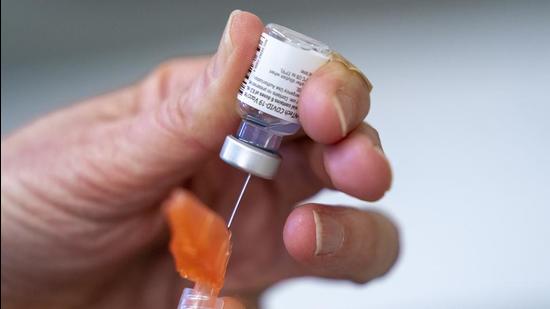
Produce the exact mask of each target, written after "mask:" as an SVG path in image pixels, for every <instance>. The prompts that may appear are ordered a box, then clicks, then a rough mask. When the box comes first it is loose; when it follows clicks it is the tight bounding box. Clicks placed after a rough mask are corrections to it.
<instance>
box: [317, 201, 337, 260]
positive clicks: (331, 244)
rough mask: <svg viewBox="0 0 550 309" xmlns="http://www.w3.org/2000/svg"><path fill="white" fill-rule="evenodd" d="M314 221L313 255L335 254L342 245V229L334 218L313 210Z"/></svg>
mask: <svg viewBox="0 0 550 309" xmlns="http://www.w3.org/2000/svg"><path fill="white" fill-rule="evenodd" d="M313 220H314V221H315V237H316V243H315V255H317V256H319V255H327V254H331V253H334V252H336V250H338V249H340V247H342V244H343V243H344V227H343V226H342V225H341V224H340V222H338V221H336V220H335V219H334V218H332V217H330V216H328V215H326V214H323V213H320V212H317V211H315V210H313Z"/></svg>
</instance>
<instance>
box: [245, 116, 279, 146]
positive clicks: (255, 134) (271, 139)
mask: <svg viewBox="0 0 550 309" xmlns="http://www.w3.org/2000/svg"><path fill="white" fill-rule="evenodd" d="M236 135H237V136H236V137H237V138H238V139H240V140H242V141H244V142H247V143H249V144H251V145H254V146H256V147H260V148H262V149H265V150H268V151H272V152H276V151H277V149H279V146H281V140H282V139H283V137H282V136H281V135H277V134H275V133H274V132H273V131H271V130H270V129H269V127H266V126H262V125H260V124H257V123H254V122H252V121H249V120H246V119H244V120H243V121H241V125H240V126H239V129H238V131H237V134H236Z"/></svg>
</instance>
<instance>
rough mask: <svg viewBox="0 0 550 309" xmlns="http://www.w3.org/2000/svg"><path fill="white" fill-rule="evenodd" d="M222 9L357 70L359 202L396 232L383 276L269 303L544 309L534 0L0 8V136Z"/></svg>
mask: <svg viewBox="0 0 550 309" xmlns="http://www.w3.org/2000/svg"><path fill="white" fill-rule="evenodd" d="M233 8H241V9H246V8H248V9H251V10H253V11H254V12H256V13H257V14H258V15H260V16H261V17H262V18H263V19H264V20H265V21H267V22H277V23H280V24H283V25H286V26H288V27H291V28H294V29H295V30H298V31H301V32H304V33H307V34H309V35H311V36H313V37H315V38H318V39H320V40H322V41H324V42H326V43H328V44H329V45H331V46H333V47H334V48H336V49H338V50H340V51H341V52H342V53H343V54H344V55H346V56H347V57H348V58H349V59H351V60H352V61H353V62H355V63H356V64H357V65H358V66H359V67H360V68H362V69H363V70H364V71H365V73H366V74H367V75H368V76H369V78H370V79H371V80H372V82H373V84H374V87H375V88H374V91H373V93H372V96H373V99H372V101H373V108H372V111H371V115H370V116H369V117H368V118H367V120H368V121H369V122H370V123H372V124H373V125H375V126H376V127H377V128H378V129H379V131H380V133H381V136H382V138H383V143H384V149H385V151H386V153H387V154H388V156H389V158H390V159H391V161H392V162H393V167H394V174H395V175H394V178H395V182H394V185H393V187H392V190H391V191H390V192H389V193H388V194H387V196H386V197H385V198H384V199H383V200H382V201H381V202H379V203H377V204H376V205H369V206H368V207H376V208H377V209H380V210H383V211H385V212H386V213H387V214H389V215H390V216H392V217H393V218H394V219H395V220H396V222H398V224H399V226H400V229H401V233H402V243H403V246H402V248H403V249H402V254H401V257H400V259H399V261H398V264H397V266H396V267H395V269H394V270H393V271H392V272H391V273H390V275H388V276H387V277H385V278H383V279H381V280H377V281H375V282H372V283H371V284H369V285H366V286H357V285H353V284H349V283H334V282H329V281H321V280H316V279H300V280H294V281H290V282H284V283H281V284H279V285H277V286H276V287H274V288H272V289H271V290H270V291H269V292H268V293H267V294H266V297H265V298H264V304H265V305H266V307H267V308H548V307H550V239H549V238H550V224H549V222H548V221H549V220H550V188H549V184H550V176H549V175H550V134H549V131H550V120H549V119H548V118H549V117H550V95H549V83H550V5H549V2H547V1H539V2H536V1H516V2H508V1H492V2H480V1H457V2H456V3H453V2H441V1H421V2H412V1H400V2H395V1H393V2H389V1H371V2H357V3H347V2H342V1H338V2H337V3H328V2H325V3H323V2H311V3H308V2H307V1H277V2H270V3H265V4H249V3H247V2H238V3H235V4H229V3H225V2H224V3H223V4H221V3H220V4H217V3H212V2H209V3H204V4H199V5H197V4H189V3H186V2H174V3H168V2H162V3H161V2H149V3H148V4H144V3H141V4H138V3H137V2H135V1H117V2H116V3H115V2H106V3H104V4H101V3H99V2H94V1H88V2H80V3H79V2H74V1H51V2H31V1H15V0H10V1H2V134H3V135H5V134H7V133H9V132H11V131H12V130H13V129H14V128H16V127H18V126H20V125H22V124H23V123H25V122H27V121H29V120H30V119H33V118H34V117H36V116H37V115H41V114H43V113H45V112H47V111H50V110H52V109H55V108H59V107H61V106H64V105H67V104H69V103H71V102H73V101H74V100H77V99H79V98H84V97H87V96H91V95H94V94H98V93H101V92H105V91H108V90H110V89H114V88H117V87H119V86H122V85H125V84H127V83H130V82H132V81H134V80H136V79H138V78H139V77H140V76H142V75H143V74H145V73H146V72H147V71H149V70H150V69H151V68H153V67H154V65H155V64H156V63H158V62H160V61H161V60H163V59H165V58H168V57H172V56H176V55H191V54H201V53H207V52H211V51H213V50H214V49H215V47H216V46H217V43H218V39H219V35H220V34H221V32H222V29H223V26H224V25H225V18H226V16H227V15H228V14H229V12H230V11H231V9H233ZM319 199H320V200H322V201H324V202H329V203H338V204H343V203H352V204H353V205H364V204H363V203H360V202H358V201H355V200H351V199H349V198H347V197H345V196H343V195H340V194H334V193H325V194H322V195H321V196H320V197H319Z"/></svg>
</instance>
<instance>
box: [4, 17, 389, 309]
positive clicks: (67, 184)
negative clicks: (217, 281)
mask: <svg viewBox="0 0 550 309" xmlns="http://www.w3.org/2000/svg"><path fill="white" fill-rule="evenodd" d="M262 29H263V25H262V23H261V21H260V20H259V19H258V18H257V17H256V16H254V15H252V14H250V13H245V12H239V11H236V12H234V13H232V15H231V18H230V19H229V21H228V24H227V27H226V30H225V32H224V35H223V37H222V39H221V42H220V46H219V49H218V51H217V53H216V54H215V55H214V56H212V57H199V58H185V59H177V60H173V61H170V62H167V63H165V64H163V65H161V66H160V67H159V68H157V69H156V70H155V71H154V72H153V73H152V74H151V75H149V76H148V77H146V78H145V79H144V80H143V81H141V82H139V83H137V84H135V85H132V86H130V87H128V88H126V89H122V90H119V91H116V92H114V93H111V94H107V95H104V96H100V97H97V98H93V99H91V100H88V101H85V102H82V103H80V104H77V105H74V106H72V107H70V108H67V109H65V110H61V111H58V112H56V113H53V114H50V115H48V116H46V117H44V118H42V119H39V120H38V121H36V122H34V123H33V124H31V125H30V126H28V127H26V128H24V129H22V130H20V131H19V132H16V133H15V134H13V135H12V136H10V137H8V138H7V139H6V140H4V141H3V142H2V304H3V305H7V306H8V307H18V306H20V307H26V308H31V307H41V308H49V307H54V308H59V307H85V306H89V307H94V308H124V307H128V308H130V307H131V308H151V307H155V308H174V307H175V305H176V303H177V300H178V298H179V295H180V293H181V289H182V287H183V286H182V280H181V279H180V278H179V277H178V274H177V273H176V271H175V269H174V265H173V261H172V259H171V257H170V255H169V253H168V250H167V240H168V232H167V226H166V222H165V220H164V217H163V212H162V210H161V209H160V205H161V202H162V201H163V200H164V199H165V198H166V197H167V196H168V194H169V192H170V191H171V190H172V189H173V188H174V187H176V186H184V187H186V188H188V189H189V190H192V191H193V192H195V194H197V195H198V196H199V197H200V198H201V199H202V200H203V201H204V202H205V203H206V204H208V205H210V206H211V207H212V208H214V209H215V210H216V211H218V212H219V213H220V214H222V215H224V216H227V215H228V214H229V212H230V208H231V207H232V206H233V204H234V202H235V199H236V197H237V194H238V190H239V189H240V186H241V185H242V181H243V180H244V173H242V172H240V171H237V170H236V169H234V168H232V167H229V166H227V165H226V164H224V163H222V162H221V161H220V160H219V158H218V152H219V150H220V146H221V144H222V143H223V139H224V138H225V136H226V135H227V134H232V133H234V132H235V130H236V127H237V125H238V122H239V120H240V119H239V116H238V114H237V112H236V103H235V98H236V93H237V91H238V88H239V85H240V83H241V81H242V79H243V77H244V75H245V73H246V71H247V69H248V67H249V66H250V63H251V62H252V58H253V56H254V53H255V50H256V45H257V43H258V38H259V35H260V33H261V31H262ZM369 104H370V99H369V91H368V89H367V87H366V84H365V82H364V81H363V80H362V79H361V78H360V77H359V75H358V74H357V73H356V72H352V71H350V70H348V69H347V68H346V67H345V66H344V65H342V64H340V63H338V62H331V63H328V64H326V65H324V66H323V67H322V68H320V69H319V70H318V71H317V72H315V73H314V74H313V75H312V77H311V78H310V80H309V81H308V82H307V83H306V85H305V86H304V89H303V92H302V95H301V97H300V103H299V116H300V119H301V123H302V125H303V129H304V130H303V131H304V132H303V133H301V134H299V135H297V136H294V137H291V138H288V139H287V140H286V141H285V143H284V145H283V146H282V147H281V153H282V155H283V157H284V160H283V164H282V166H281V169H280V171H279V173H278V176H277V178H276V179H275V180H273V181H265V180H261V179H257V178H256V179H253V180H252V182H251V184H250V186H249V189H248V191H247V193H246V196H245V198H244V201H243V203H242V205H241V208H240V210H239V214H238V216H237V218H236V221H235V223H234V226H233V241H234V244H233V255H232V257H231V261H230V265H229V270H228V274H227V281H226V287H225V293H226V294H230V295H237V296H240V297H241V298H242V299H244V300H247V299H248V300H250V299H253V297H255V296H257V295H259V293H260V292H261V291H262V290H264V289H265V288H267V287H269V286H270V285H271V284H273V283H275V282H277V281H279V280H281V279H284V278H291V277H297V276H306V275H314V276H320V277H327V278H335V279H347V280H351V281H354V282H358V283H364V282H367V281H369V280H371V279H373V278H376V277H378V276H381V275H383V274H384V273H386V272H387V271H388V270H389V268H390V267H391V266H392V265H393V263H394V262H395V259H396V257H397V252H398V236H397V230H396V228H395V227H394V226H393V224H392V223H391V222H390V221H389V220H388V219H386V218H385V217H384V216H382V215H380V214H378V213H375V212H370V211H362V210H359V209H355V208H348V207H329V206H324V205H317V204H308V205H303V206H300V207H298V208H294V206H295V205H296V203H298V202H300V201H301V200H303V199H305V198H308V197H310V196H312V195H313V194H315V193H316V192H318V191H319V190H321V189H323V188H331V189H337V190H341V191H343V192H346V193H348V194H350V195H353V196H355V197H358V198H360V199H363V200H368V201H374V200H377V199H379V198H381V197H382V196H383V195H384V193H385V192H386V191H387V190H388V189H389V187H390V183H391V171H390V167H389V164H388V161H387V159H386V158H385V156H384V154H383V152H382V151H381V147H380V140H379V138H378V134H377V133H376V131H375V130H374V129H373V128H372V127H370V126H369V125H367V124H365V123H363V119H364V117H365V116H366V114H367V112H368V110H369ZM229 302H231V303H232V302H233V301H232V300H229V301H228V303H229ZM228 306H229V305H228Z"/></svg>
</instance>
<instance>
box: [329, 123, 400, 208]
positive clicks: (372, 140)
mask: <svg viewBox="0 0 550 309" xmlns="http://www.w3.org/2000/svg"><path fill="white" fill-rule="evenodd" d="M322 167H323V168H324V172H325V173H326V175H328V177H329V179H330V183H331V184H332V185H333V186H334V187H335V188H336V189H338V190H340V191H343V192H345V193H348V194H350V195H352V196H355V197H357V198H360V199H363V200H367V201H375V200H378V199H380V198H382V197H383V196H384V194H385V192H386V191H388V190H389V189H390V185H391V180H392V173H391V168H390V164H389V161H388V160H387V158H386V156H385V155H384V153H383V152H382V150H381V148H380V139H379V138H378V135H377V134H376V133H375V131H374V129H373V128H372V127H369V126H367V125H364V126H361V127H359V128H358V129H356V130H355V131H354V132H353V133H351V134H350V135H349V136H348V137H346V138H345V139H344V140H342V141H340V142H338V143H336V144H334V145H328V146H326V147H325V148H324V151H323V165H322Z"/></svg>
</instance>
